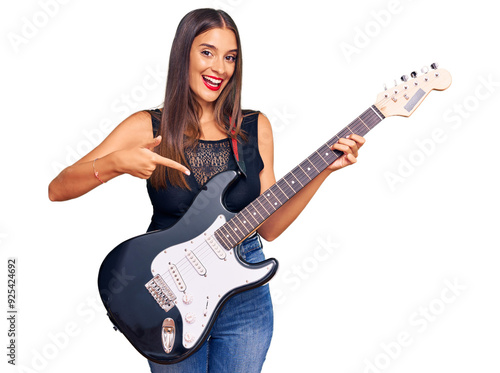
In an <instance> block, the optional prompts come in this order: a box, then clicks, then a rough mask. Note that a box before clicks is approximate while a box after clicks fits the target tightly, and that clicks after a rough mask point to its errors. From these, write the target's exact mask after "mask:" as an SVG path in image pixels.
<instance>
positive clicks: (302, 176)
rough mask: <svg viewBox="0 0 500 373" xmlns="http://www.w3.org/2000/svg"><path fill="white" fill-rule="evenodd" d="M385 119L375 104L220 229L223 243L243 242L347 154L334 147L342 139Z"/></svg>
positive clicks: (232, 245)
mask: <svg viewBox="0 0 500 373" xmlns="http://www.w3.org/2000/svg"><path fill="white" fill-rule="evenodd" d="M384 118H385V117H384V115H383V114H382V113H381V112H380V111H379V110H378V109H377V108H376V107H375V106H371V107H369V108H368V109H367V110H366V111H365V112H364V113H363V114H361V115H360V116H359V117H357V118H356V119H355V120H353V121H352V122H351V123H350V124H349V125H347V126H346V127H345V128H344V129H343V130H342V131H340V132H339V133H337V134H336V135H335V136H334V137H332V138H331V139H330V140H328V141H327V142H326V143H324V144H323V145H322V146H320V147H319V149H317V150H316V151H315V152H314V153H312V154H311V155H310V156H309V157H307V158H306V159H305V160H304V161H302V162H301V163H300V164H299V165H298V166H297V167H295V168H294V169H293V170H292V171H290V172H289V173H288V174H286V175H285V176H284V177H282V178H281V179H280V180H278V182H276V184H274V185H273V186H271V187H270V188H269V189H267V190H266V191H265V192H264V193H262V194H261V195H260V196H259V197H257V198H256V199H255V200H254V201H253V202H252V203H250V204H249V205H248V206H247V207H245V208H244V209H243V210H241V211H240V212H239V213H238V214H236V215H235V216H234V217H233V218H232V219H231V220H229V221H228V222H226V223H225V224H224V225H222V226H221V227H220V228H219V229H217V230H216V231H215V233H214V234H215V237H216V238H217V240H218V241H219V243H220V244H221V245H222V246H223V247H224V248H225V249H227V250H229V249H231V248H233V247H235V246H236V245H237V244H238V243H240V242H241V241H243V239H244V238H245V237H247V236H248V235H250V234H251V233H252V232H253V231H254V230H255V229H257V228H258V227H259V226H260V225H261V224H262V223H263V222H264V221H265V220H266V219H267V218H268V217H270V216H271V215H272V214H273V213H274V212H275V211H277V210H278V209H279V208H280V207H281V206H283V204H285V202H287V201H288V200H289V199H290V198H292V197H293V196H294V195H295V194H296V193H297V192H299V191H300V190H301V189H302V188H304V187H305V186H306V185H307V184H308V183H309V182H310V181H311V180H312V179H314V178H315V177H316V176H318V175H319V174H320V173H321V172H322V171H323V170H325V169H326V168H327V167H328V166H329V165H330V164H332V163H333V162H334V161H335V160H336V159H337V158H339V157H340V156H342V155H343V154H344V153H343V152H341V151H339V150H331V147H332V146H333V145H334V144H335V143H337V142H338V140H339V139H340V138H342V137H347V136H348V135H351V134H356V135H360V136H364V135H366V134H367V133H368V132H369V131H370V130H371V129H373V128H374V127H375V126H376V125H377V124H378V123H380V122H381V121H382V119H384Z"/></svg>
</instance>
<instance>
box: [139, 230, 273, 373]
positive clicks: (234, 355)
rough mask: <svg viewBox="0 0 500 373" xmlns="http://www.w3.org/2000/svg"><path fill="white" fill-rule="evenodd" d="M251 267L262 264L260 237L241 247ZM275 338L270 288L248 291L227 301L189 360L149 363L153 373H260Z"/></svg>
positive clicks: (252, 238)
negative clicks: (209, 331)
mask: <svg viewBox="0 0 500 373" xmlns="http://www.w3.org/2000/svg"><path fill="white" fill-rule="evenodd" d="M241 256H242V258H243V259H245V260H246V261H247V262H249V263H258V262H261V261H263V260H264V259H265V258H264V253H263V252H262V244H261V241H260V237H259V236H258V235H256V236H254V237H251V238H247V239H246V240H245V241H243V243H242V244H241ZM272 334H273V306H272V303H271V295H270V293H269V285H264V286H260V287H258V288H256V289H252V290H247V291H244V292H243V293H240V294H237V295H235V296H234V297H232V298H231V299H229V300H228V301H227V303H226V304H225V305H224V308H223V309H222V311H221V312H220V314H219V316H218V318H217V320H216V321H215V323H214V326H213V327H212V330H211V333H210V337H209V338H208V340H207V341H206V342H205V343H204V344H203V345H202V346H201V347H200V349H199V350H198V351H196V352H195V353H194V354H193V355H191V356H189V357H188V358H187V359H185V360H183V361H181V362H179V363H177V364H170V365H162V364H156V363H153V362H152V361H148V362H149V366H150V367H151V372H152V373H204V372H209V373H226V372H227V373H258V372H260V371H261V370H262V365H263V364H264V360H265V358H266V354H267V350H268V349H269V345H270V344H271V337H272Z"/></svg>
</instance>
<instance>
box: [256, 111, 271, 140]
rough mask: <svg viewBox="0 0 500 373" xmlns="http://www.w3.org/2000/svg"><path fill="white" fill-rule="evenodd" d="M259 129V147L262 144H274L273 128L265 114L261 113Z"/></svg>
mask: <svg viewBox="0 0 500 373" xmlns="http://www.w3.org/2000/svg"><path fill="white" fill-rule="evenodd" d="M257 125H258V131H259V147H261V146H270V145H271V146H272V143H273V128H272V126H271V122H269V119H267V117H266V116H265V115H264V114H263V113H259V119H258V124H257Z"/></svg>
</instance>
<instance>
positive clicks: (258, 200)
mask: <svg viewBox="0 0 500 373" xmlns="http://www.w3.org/2000/svg"><path fill="white" fill-rule="evenodd" d="M262 196H263V195H262V194H261V195H260V196H259V198H257V199H256V200H255V201H257V202H258V203H259V204H260V205H261V206H262V208H263V209H264V211H265V212H266V217H265V218H264V219H267V217H268V216H269V215H271V213H270V212H269V211H268V210H267V209H266V207H265V206H264V204H263V203H262V202H261V201H260V200H261V199H265V197H264V198H261V197H262ZM271 207H272V205H271ZM261 216H262V215H261Z"/></svg>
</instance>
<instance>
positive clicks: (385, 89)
mask: <svg viewBox="0 0 500 373" xmlns="http://www.w3.org/2000/svg"><path fill="white" fill-rule="evenodd" d="M384 91H387V84H385V83H384Z"/></svg>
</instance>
